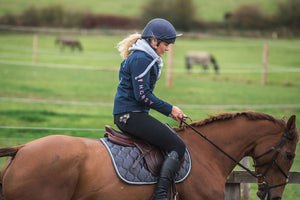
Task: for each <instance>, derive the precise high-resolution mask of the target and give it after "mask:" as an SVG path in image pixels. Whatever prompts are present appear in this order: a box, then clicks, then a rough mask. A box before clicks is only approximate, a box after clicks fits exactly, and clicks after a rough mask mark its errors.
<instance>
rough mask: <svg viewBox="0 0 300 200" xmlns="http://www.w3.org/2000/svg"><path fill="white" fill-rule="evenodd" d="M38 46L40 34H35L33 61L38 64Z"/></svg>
mask: <svg viewBox="0 0 300 200" xmlns="http://www.w3.org/2000/svg"><path fill="white" fill-rule="evenodd" d="M38 46H39V36H38V35H36V34H35V35H34V37H33V55H32V62H33V63H34V64H36V62H37V54H38Z"/></svg>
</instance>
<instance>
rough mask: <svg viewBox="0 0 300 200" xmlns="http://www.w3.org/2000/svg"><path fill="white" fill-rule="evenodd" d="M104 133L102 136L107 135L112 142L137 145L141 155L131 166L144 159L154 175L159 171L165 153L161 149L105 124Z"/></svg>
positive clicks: (126, 145)
mask: <svg viewBox="0 0 300 200" xmlns="http://www.w3.org/2000/svg"><path fill="white" fill-rule="evenodd" d="M105 130H106V133H105V135H104V137H107V139H108V140H109V141H111V142H112V143H115V144H118V145H121V146H125V147H137V148H138V149H139V151H140V152H141V155H140V156H139V157H138V158H137V160H136V161H135V162H134V164H133V166H132V168H135V167H136V166H137V165H138V163H139V162H140V161H141V160H142V159H144V160H145V163H146V165H147V167H148V170H149V171H150V172H151V173H152V174H153V175H154V176H158V175H159V172H160V168H161V165H162V163H163V161H164V160H165V156H167V153H166V152H164V151H163V150H161V149H159V148H158V147H155V146H153V145H151V144H149V143H148V142H145V141H143V140H140V139H137V138H133V137H131V136H129V135H126V134H124V133H122V132H119V131H116V130H114V129H113V128H112V127H110V126H108V125H106V126H105Z"/></svg>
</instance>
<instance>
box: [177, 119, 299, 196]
mask: <svg viewBox="0 0 300 200" xmlns="http://www.w3.org/2000/svg"><path fill="white" fill-rule="evenodd" d="M187 118H188V119H190V120H191V118H190V117H187ZM191 121H192V120H191ZM183 123H184V124H185V125H186V126H188V127H189V128H191V129H192V130H193V131H195V132H196V133H198V134H199V135H200V136H201V137H203V138H204V139H205V140H206V141H208V142H209V143H210V144H212V145H213V146H214V147H216V148H217V149H218V150H219V151H221V152H222V153H223V154H225V155H226V156H227V157H228V158H230V159H231V160H232V161H234V162H235V163H236V164H237V165H239V166H240V167H242V168H243V169H245V170H246V171H247V172H248V173H249V174H251V175H252V176H254V177H255V178H257V180H258V181H259V180H262V181H261V182H259V183H258V185H259V186H260V187H259V189H258V190H259V191H262V192H264V193H268V192H269V191H270V190H271V189H273V188H277V187H281V186H284V185H286V184H287V183H288V178H289V176H288V175H287V174H286V173H285V172H284V171H283V169H282V168H281V167H280V165H279V164H278V163H277V161H276V159H277V157H278V155H279V153H280V151H281V148H282V147H283V145H284V144H285V142H286V139H289V140H293V138H292V137H290V136H289V135H288V134H287V129H285V131H284V134H283V135H282V138H281V140H280V142H279V143H278V144H276V145H275V146H273V147H272V148H271V149H269V150H268V151H266V152H265V153H263V154H261V155H259V156H257V157H254V158H253V159H254V161H255V160H257V159H259V158H262V157H263V156H265V155H267V154H269V153H271V152H272V151H274V150H276V149H277V151H276V153H275V154H274V156H273V158H272V160H271V161H270V162H266V163H263V164H259V165H253V167H262V166H266V165H268V166H267V168H266V169H265V171H264V172H263V173H262V174H255V173H253V172H252V171H251V170H250V169H249V168H247V167H245V166H244V165H242V164H241V163H240V162H239V161H237V160H236V159H234V158H233V157H231V156H230V155H229V154H228V153H226V152H225V151H224V150H223V149H221V148H220V147H219V146H217V145H216V144H215V143H214V142H212V141H211V140H210V139H208V138H207V137H206V136H205V135H203V134H202V133H201V132H199V131H198V130H196V129H195V128H194V127H193V126H191V125H190V124H188V123H187V122H185V121H184V120H183V118H182V119H181V123H180V126H179V127H181V126H182V124H183ZM272 165H276V167H277V168H278V169H279V171H280V172H281V174H282V175H283V176H284V177H285V178H286V182H284V183H281V184H278V185H272V186H270V185H269V184H268V182H267V181H266V177H265V176H266V174H267V173H268V171H269V169H270V168H271V167H272Z"/></svg>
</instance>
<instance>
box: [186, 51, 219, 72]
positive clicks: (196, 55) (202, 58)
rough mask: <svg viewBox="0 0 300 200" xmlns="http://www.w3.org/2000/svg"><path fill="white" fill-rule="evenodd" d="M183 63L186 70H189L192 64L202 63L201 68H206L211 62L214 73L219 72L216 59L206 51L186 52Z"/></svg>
mask: <svg viewBox="0 0 300 200" xmlns="http://www.w3.org/2000/svg"><path fill="white" fill-rule="evenodd" d="M185 63H186V68H187V70H188V71H190V69H191V68H192V65H197V64H198V65H202V66H203V69H204V70H207V69H208V66H209V65H211V64H213V66H214V69H215V73H216V74H217V73H218V72H219V66H218V64H217V61H216V59H215V58H214V56H213V55H211V54H210V53H208V52H188V53H187V54H186V56H185Z"/></svg>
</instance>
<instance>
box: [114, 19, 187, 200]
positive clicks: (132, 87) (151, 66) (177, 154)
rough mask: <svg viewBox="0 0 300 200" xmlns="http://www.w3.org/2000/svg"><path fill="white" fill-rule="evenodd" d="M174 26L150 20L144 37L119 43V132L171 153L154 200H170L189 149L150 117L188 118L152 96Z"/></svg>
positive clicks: (116, 115) (173, 36)
mask: <svg viewBox="0 0 300 200" xmlns="http://www.w3.org/2000/svg"><path fill="white" fill-rule="evenodd" d="M181 35H182V34H180V35H176V31H175V29H174V27H173V25H172V24H171V23H170V22H168V21H167V20H164V19H159V18H157V19H153V20H151V21H150V22H149V23H148V24H147V25H146V27H145V28H144V30H143V33H142V35H139V34H134V35H131V36H129V37H128V38H126V39H124V40H123V41H121V42H120V43H119V51H120V52H121V56H122V57H123V58H124V59H125V60H124V61H123V62H122V63H121V67H120V71H119V79H120V82H119V85H118V89H117V93H116V96H115V101H114V111H113V114H114V122H115V124H116V125H117V126H118V128H119V129H120V130H122V131H123V132H125V133H127V134H129V135H132V136H134V137H137V138H140V139H142V140H145V141H147V142H149V143H150V144H152V145H155V146H157V147H159V148H161V149H162V150H165V151H166V152H167V153H168V156H167V158H166V159H165V161H164V163H163V165H162V168H161V172H160V176H159V180H158V183H157V186H156V189H155V192H154V195H153V197H152V200H168V190H169V186H170V184H171V181H172V180H173V176H174V175H175V172H176V170H177V169H178V166H179V163H180V160H181V159H182V158H183V156H184V153H185V149H186V146H185V144H184V143H183V141H182V140H181V139H180V138H179V137H178V136H177V135H176V134H174V132H173V131H172V130H171V129H169V128H168V127H167V126H165V125H164V124H163V123H161V122H160V121H159V120H157V119H155V118H154V117H152V116H150V115H149V113H148V112H149V109H150V108H152V109H155V110H157V111H159V112H161V113H162V114H164V115H166V116H171V117H173V118H174V119H175V120H177V121H180V120H181V119H183V120H185V118H186V116H185V115H184V114H183V112H182V111H181V110H180V109H179V108H178V107H177V106H173V105H171V104H169V103H167V102H165V101H163V100H161V99H159V98H157V97H156V96H155V95H154V94H153V90H154V86H155V83H156V81H157V80H158V79H159V76H160V74H161V68H162V67H163V61H162V59H161V56H163V54H164V53H165V52H166V51H168V50H169V44H173V43H174V42H175V40H176V38H177V37H179V36H181Z"/></svg>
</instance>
